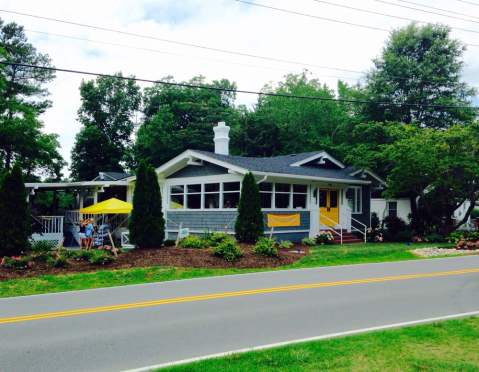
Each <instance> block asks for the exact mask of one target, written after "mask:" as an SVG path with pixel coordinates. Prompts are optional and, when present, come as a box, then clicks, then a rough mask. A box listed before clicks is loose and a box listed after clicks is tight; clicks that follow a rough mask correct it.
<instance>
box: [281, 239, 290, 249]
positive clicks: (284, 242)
mask: <svg viewBox="0 0 479 372" xmlns="http://www.w3.org/2000/svg"><path fill="white" fill-rule="evenodd" d="M292 246H293V243H292V242H290V241H289V240H281V241H280V242H279V244H278V248H282V249H290V248H291V247H292Z"/></svg>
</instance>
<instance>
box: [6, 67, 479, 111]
mask: <svg viewBox="0 0 479 372" xmlns="http://www.w3.org/2000/svg"><path fill="white" fill-rule="evenodd" d="M0 64H2V65H5V66H16V67H27V68H35V69H40V70H47V71H55V72H66V73H71V74H78V75H86V76H95V77H108V78H115V79H121V80H130V81H137V82H142V83H153V84H161V85H166V86H178V87H183V88H192V89H205V90H213V91H216V92H228V93H243V94H253V95H257V96H269V97H282V98H291V99H304V100H310V101H328V102H340V103H357V104H375V105H383V106H398V107H401V106H405V107H417V108H433V109H467V110H470V109H472V110H479V106H458V105H435V104H420V103H394V102H382V101H372V100H358V99H347V98H332V97H316V96H300V95H295V94H284V93H271V92H258V91H253V90H244V89H233V88H221V87H214V86H209V85H199V84H190V83H176V82H171V81H164V80H152V79H144V78H136V77H133V76H119V75H111V74H102V73H98V72H90V71H81V70H74V69H66V68H58V67H48V66H40V65H31V64H27V63H16V62H7V61H0Z"/></svg>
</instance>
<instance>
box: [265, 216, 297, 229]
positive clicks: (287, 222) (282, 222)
mask: <svg viewBox="0 0 479 372" xmlns="http://www.w3.org/2000/svg"><path fill="white" fill-rule="evenodd" d="M267 218H268V227H286V226H301V215H300V214H299V213H294V214H270V213H268V215H267Z"/></svg>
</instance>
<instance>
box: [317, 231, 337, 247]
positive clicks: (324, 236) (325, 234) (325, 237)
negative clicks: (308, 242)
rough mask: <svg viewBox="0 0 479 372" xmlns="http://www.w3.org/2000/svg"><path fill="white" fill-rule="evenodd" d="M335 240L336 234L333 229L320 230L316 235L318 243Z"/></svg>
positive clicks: (330, 242) (329, 242) (327, 242)
mask: <svg viewBox="0 0 479 372" xmlns="http://www.w3.org/2000/svg"><path fill="white" fill-rule="evenodd" d="M333 241H334V236H333V233H332V232H331V231H320V232H319V234H318V235H317V236H316V244H321V245H323V244H332V243H333Z"/></svg>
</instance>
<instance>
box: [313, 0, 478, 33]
mask: <svg viewBox="0 0 479 372" xmlns="http://www.w3.org/2000/svg"><path fill="white" fill-rule="evenodd" d="M313 1H315V2H317V3H322V4H327V5H331V6H336V7H339V8H346V9H351V10H356V11H358V12H363V13H369V14H375V15H380V16H384V17H390V18H395V19H400V20H403V21H413V22H418V23H429V22H426V21H420V20H417V19H413V18H407V17H401V16H397V15H394V14H387V13H382V12H377V11H375V10H369V9H364V8H355V7H353V6H348V5H343V4H337V3H332V2H330V1H325V0H313ZM399 1H401V0H399ZM391 4H392V3H391ZM397 6H400V5H397ZM444 17H448V16H447V15H444ZM451 17H452V18H457V19H461V20H464V21H468V22H473V23H479V21H473V20H468V19H464V18H459V17H453V16H451ZM470 32H474V33H476V32H477V33H479V31H473V30H471V31H470Z"/></svg>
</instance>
